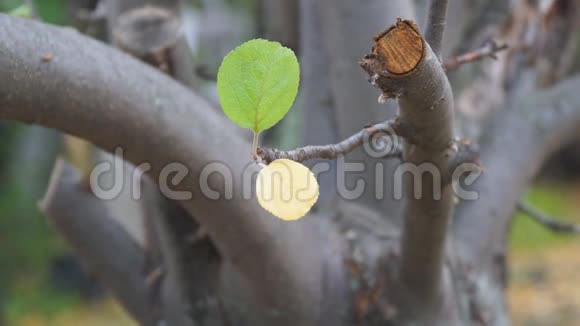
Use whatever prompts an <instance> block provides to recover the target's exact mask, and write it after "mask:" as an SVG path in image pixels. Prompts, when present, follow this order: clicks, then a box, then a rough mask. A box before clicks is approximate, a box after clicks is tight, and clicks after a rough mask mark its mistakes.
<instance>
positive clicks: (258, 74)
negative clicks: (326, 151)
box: [217, 39, 300, 133]
mask: <svg viewBox="0 0 580 326" xmlns="http://www.w3.org/2000/svg"><path fill="white" fill-rule="evenodd" d="M299 83H300V67H299V65H298V60H297V59H296V55H295V54H294V52H293V51H292V50H290V49H288V48H285V47H283V46H282V45H281V44H280V43H277V42H271V41H267V40H262V39H256V40H251V41H248V42H246V43H244V44H242V45H241V46H239V47H237V48H236V49H234V50H233V51H232V52H230V53H229V54H228V55H227V56H226V57H225V58H224V60H223V62H222V64H221V66H220V69H219V72H218V84H217V88H218V95H219V98H220V103H221V105H222V108H223V110H224V112H225V114H226V115H227V116H228V118H230V119H231V120H232V121H234V122H235V123H237V124H238V125H239V126H241V127H243V128H248V129H252V130H253V131H254V132H256V133H259V132H261V131H262V130H265V129H268V128H271V127H272V126H274V125H275V124H276V123H278V122H279V121H280V120H282V118H283V117H284V116H285V115H286V113H288V111H289V110H290V107H291V106H292V104H293V103H294V99H295V98H296V94H297V93H298V84H299Z"/></svg>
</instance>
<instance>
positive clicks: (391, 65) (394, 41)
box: [373, 19, 425, 75]
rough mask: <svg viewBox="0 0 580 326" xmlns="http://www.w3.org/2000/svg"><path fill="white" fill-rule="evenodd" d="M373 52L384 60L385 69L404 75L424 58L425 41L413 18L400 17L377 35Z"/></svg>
mask: <svg viewBox="0 0 580 326" xmlns="http://www.w3.org/2000/svg"><path fill="white" fill-rule="evenodd" d="M375 42H376V44H375V47H374V48H373V53H374V54H375V55H377V56H378V58H379V59H380V60H381V62H382V66H383V69H384V70H387V71H388V72H389V73H391V74H395V75H403V74H406V73H409V72H411V71H413V70H414V69H415V68H416V67H417V65H418V64H419V62H421V60H422V59H423V54H424V52H425V43H424V41H423V38H422V37H421V34H420V33H419V29H418V28H417V25H415V23H414V22H413V21H411V20H401V19H399V20H398V21H397V23H396V24H395V25H394V26H391V27H390V28H388V29H387V30H386V31H384V32H383V33H381V34H379V35H377V36H376V37H375Z"/></svg>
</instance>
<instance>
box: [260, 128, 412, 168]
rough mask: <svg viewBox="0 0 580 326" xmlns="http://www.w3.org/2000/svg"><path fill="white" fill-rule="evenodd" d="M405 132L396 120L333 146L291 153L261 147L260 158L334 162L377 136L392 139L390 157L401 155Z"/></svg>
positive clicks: (296, 150)
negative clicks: (398, 142)
mask: <svg viewBox="0 0 580 326" xmlns="http://www.w3.org/2000/svg"><path fill="white" fill-rule="evenodd" d="M402 133H403V130H402V128H401V126H400V125H399V123H398V121H397V120H396V119H394V120H389V121H385V122H383V123H378V124H376V125H373V126H370V127H366V128H364V129H363V130H361V131H359V132H358V133H356V134H354V135H352V136H350V137H349V138H347V139H345V140H343V141H341V142H340V143H337V144H332V145H321V146H306V147H302V148H297V149H294V150H291V151H279V150H277V149H270V148H264V147H260V148H259V149H258V156H259V157H260V158H262V160H263V161H264V162H266V164H269V163H270V162H272V161H274V160H277V159H282V158H285V159H290V160H293V161H296V162H304V161H307V160H312V159H327V160H332V159H335V158H337V157H339V156H341V155H345V154H348V153H350V152H352V151H353V150H355V149H357V148H358V147H360V146H362V145H363V143H364V142H365V141H367V142H368V141H371V139H372V138H373V137H375V136H385V137H389V138H390V144H392V145H393V147H394V148H392V150H391V152H389V154H388V155H389V156H397V155H400V154H401V152H400V148H396V146H395V145H396V144H397V138H398V137H400V136H402ZM385 141H386V140H385Z"/></svg>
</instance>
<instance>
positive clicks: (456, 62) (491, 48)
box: [443, 41, 508, 71]
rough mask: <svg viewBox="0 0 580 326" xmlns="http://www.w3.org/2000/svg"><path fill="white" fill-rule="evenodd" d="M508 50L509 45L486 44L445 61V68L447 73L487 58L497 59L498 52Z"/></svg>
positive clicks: (492, 42) (493, 42)
mask: <svg viewBox="0 0 580 326" xmlns="http://www.w3.org/2000/svg"><path fill="white" fill-rule="evenodd" d="M507 49H508V45H507V44H503V45H498V44H497V43H496V42H495V41H489V42H486V43H485V44H484V45H483V47H481V48H479V49H477V50H475V51H471V52H468V53H465V54H462V55H459V56H456V57H451V58H449V59H447V60H445V63H444V64H443V67H444V68H445V71H452V70H456V69H457V68H459V67H461V66H462V65H464V64H466V63H471V62H476V61H479V60H483V59H485V58H492V59H494V60H496V59H497V56H496V54H497V53H498V52H501V51H504V50H507Z"/></svg>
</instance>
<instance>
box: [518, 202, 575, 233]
mask: <svg viewBox="0 0 580 326" xmlns="http://www.w3.org/2000/svg"><path fill="white" fill-rule="evenodd" d="M518 209H519V210H520V211H521V212H522V213H524V214H526V215H528V216H529V217H531V218H532V219H533V220H534V221H536V222H538V223H540V224H541V225H542V226H544V227H546V228H547V229H548V230H550V231H552V232H557V233H571V234H580V225H578V224H572V223H566V222H561V221H558V220H556V219H555V218H553V217H551V216H548V215H546V214H543V213H541V212H538V211H537V210H536V209H535V208H533V207H532V206H530V205H529V204H527V203H526V202H524V201H521V202H519V203H518Z"/></svg>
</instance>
